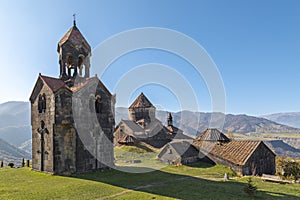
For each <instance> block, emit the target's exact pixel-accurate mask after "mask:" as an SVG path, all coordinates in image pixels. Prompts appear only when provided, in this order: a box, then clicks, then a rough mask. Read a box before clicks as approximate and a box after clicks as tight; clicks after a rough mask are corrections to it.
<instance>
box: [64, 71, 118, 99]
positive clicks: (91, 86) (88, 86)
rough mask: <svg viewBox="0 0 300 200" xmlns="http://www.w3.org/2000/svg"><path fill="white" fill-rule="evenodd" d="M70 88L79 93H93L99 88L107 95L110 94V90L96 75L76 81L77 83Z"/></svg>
mask: <svg viewBox="0 0 300 200" xmlns="http://www.w3.org/2000/svg"><path fill="white" fill-rule="evenodd" d="M70 89H71V91H72V92H74V93H80V92H88V93H94V92H96V90H98V89H101V90H103V92H104V93H105V94H106V95H108V96H109V97H111V96H112V94H111V93H110V91H109V90H108V89H107V88H106V86H105V85H104V84H103V83H102V82H101V80H100V79H99V78H98V77H96V76H95V77H91V78H88V79H86V80H85V81H83V82H81V83H78V84H77V85H75V86H73V87H71V88H70ZM83 89H84V90H83Z"/></svg>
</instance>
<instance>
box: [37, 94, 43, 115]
mask: <svg viewBox="0 0 300 200" xmlns="http://www.w3.org/2000/svg"><path fill="white" fill-rule="evenodd" d="M38 111H39V113H42V112H43V97H42V95H41V94H40V95H39V99H38Z"/></svg>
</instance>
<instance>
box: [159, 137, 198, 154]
mask: <svg viewBox="0 0 300 200" xmlns="http://www.w3.org/2000/svg"><path fill="white" fill-rule="evenodd" d="M167 146H170V147H171V148H172V149H174V150H175V151H176V152H177V154H178V155H181V156H182V157H189V156H198V154H199V151H198V150H197V149H196V148H195V147H194V146H193V145H191V143H190V142H188V141H186V140H176V141H172V142H170V143H168V144H167V145H166V147H167ZM166 147H164V148H166ZM164 148H163V149H164ZM162 151H163V150H162Z"/></svg>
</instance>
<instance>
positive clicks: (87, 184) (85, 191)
mask: <svg viewBox="0 0 300 200" xmlns="http://www.w3.org/2000/svg"><path fill="white" fill-rule="evenodd" d="M225 172H230V173H232V172H231V171H230V170H229V169H228V168H226V167H224V166H220V165H216V166H210V165H207V164H204V163H196V164H194V165H191V166H179V167H176V166H167V167H165V168H163V169H162V170H160V171H153V172H149V173H140V174H139V173H134V174H132V173H126V172H121V171H116V170H106V171H104V172H93V173H85V174H79V175H73V176H70V177H64V176H53V175H50V174H45V173H39V172H35V171H31V169H29V168H19V169H11V168H7V167H6V168H2V169H0V199H101V198H103V197H110V196H111V198H109V199H251V198H248V197H247V195H246V194H245V193H244V192H243V187H244V186H245V183H246V179H247V178H238V177H236V179H233V180H230V181H227V182H224V181H222V179H221V178H222V177H223V176H224V173H225ZM192 176H197V177H192ZM253 181H254V184H255V185H256V186H257V187H258V190H259V191H258V193H257V199H297V198H298V199H300V185H282V184H276V183H267V182H262V181H261V180H260V179H259V178H253ZM149 185H150V186H149ZM139 186H146V187H140V188H136V187H139ZM128 189H132V190H130V191H128ZM124 191H126V192H124ZM120 192H124V193H123V194H122V195H119V196H112V195H114V194H119V193H120Z"/></svg>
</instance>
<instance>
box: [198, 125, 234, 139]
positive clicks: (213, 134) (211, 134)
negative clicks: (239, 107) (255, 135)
mask: <svg viewBox="0 0 300 200" xmlns="http://www.w3.org/2000/svg"><path fill="white" fill-rule="evenodd" d="M196 140H202V141H215V142H216V141H222V142H229V141H230V140H229V138H228V137H226V135H224V134H223V133H222V132H221V131H219V130H218V129H216V128H208V129H206V130H205V131H203V132H202V133H201V134H200V135H199V136H198V137H197V138H196Z"/></svg>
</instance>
